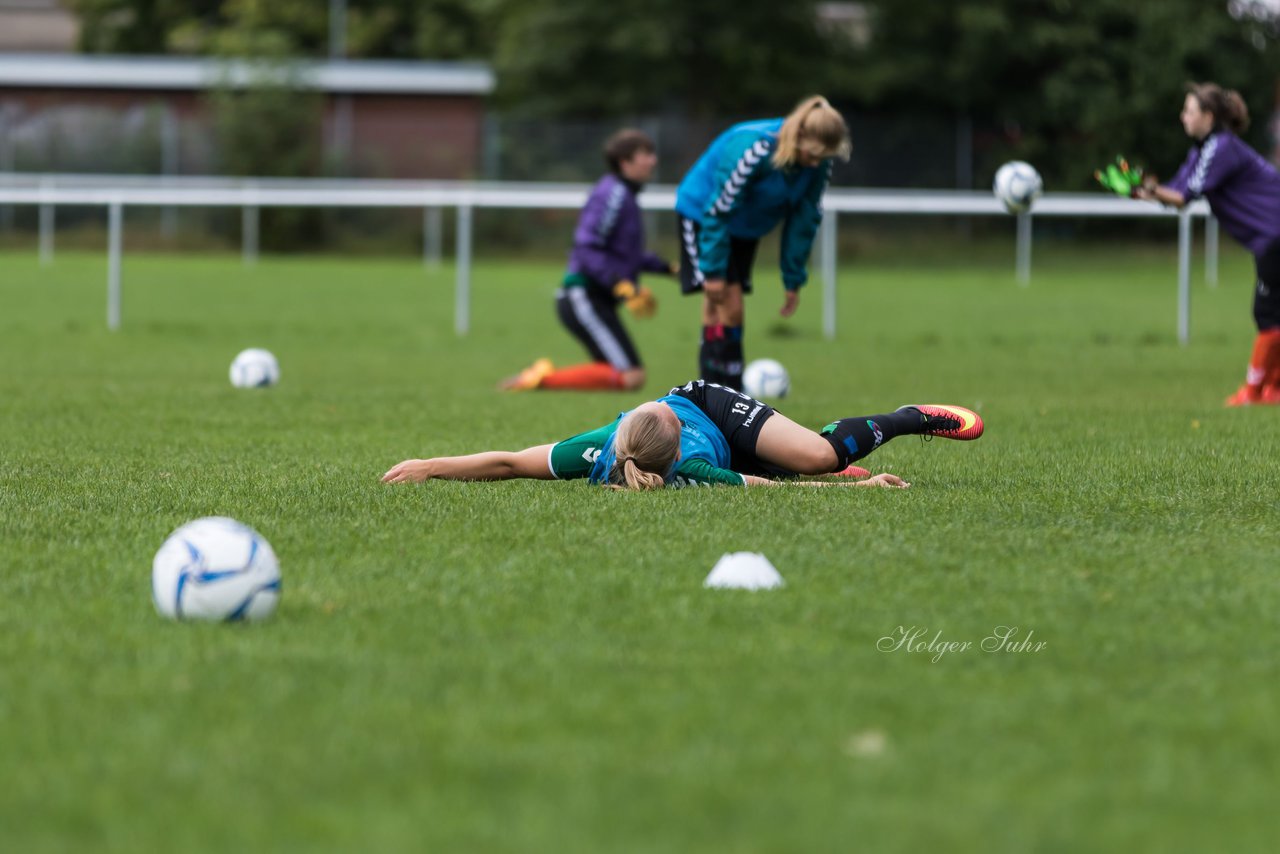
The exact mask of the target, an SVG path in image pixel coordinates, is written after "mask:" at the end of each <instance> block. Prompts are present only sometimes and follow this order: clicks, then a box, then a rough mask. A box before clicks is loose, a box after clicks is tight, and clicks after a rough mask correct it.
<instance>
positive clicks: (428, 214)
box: [422, 207, 444, 270]
mask: <svg viewBox="0 0 1280 854" xmlns="http://www.w3.org/2000/svg"><path fill="white" fill-rule="evenodd" d="M442 220H443V217H442V216H441V215H440V208H438V207H430V208H425V209H424V210H423V212H422V266H424V267H426V268H427V269H428V270H438V269H440V256H441V254H442V253H441V247H442V244H443V243H444V225H443V222H442Z"/></svg>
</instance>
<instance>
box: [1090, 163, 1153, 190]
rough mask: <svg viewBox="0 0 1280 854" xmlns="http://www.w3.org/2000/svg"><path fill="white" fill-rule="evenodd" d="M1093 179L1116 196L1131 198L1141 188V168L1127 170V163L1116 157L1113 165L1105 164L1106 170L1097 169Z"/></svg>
mask: <svg viewBox="0 0 1280 854" xmlns="http://www.w3.org/2000/svg"><path fill="white" fill-rule="evenodd" d="M1093 177H1094V178H1096V179H1097V180H1098V183H1099V184H1101V185H1102V186H1103V187H1104V188H1106V189H1108V190H1110V191H1111V192H1113V193H1115V194H1116V195H1117V196H1123V197H1125V198H1132V197H1133V194H1134V193H1135V192H1137V190H1138V188H1139V187H1141V186H1142V168H1141V167H1139V168H1136V169H1131V168H1129V161H1127V160H1125V159H1124V157H1121V156H1117V157H1116V162H1115V163H1109V164H1107V168H1106V169H1099V170H1097V171H1096V172H1094V173H1093Z"/></svg>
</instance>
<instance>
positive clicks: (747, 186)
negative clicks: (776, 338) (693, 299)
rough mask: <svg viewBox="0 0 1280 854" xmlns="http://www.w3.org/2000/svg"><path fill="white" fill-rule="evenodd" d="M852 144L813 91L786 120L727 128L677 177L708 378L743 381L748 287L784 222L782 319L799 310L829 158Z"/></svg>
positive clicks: (683, 259)
mask: <svg viewBox="0 0 1280 854" xmlns="http://www.w3.org/2000/svg"><path fill="white" fill-rule="evenodd" d="M849 147H850V143H849V129H848V127H847V126H846V125H845V122H844V118H843V117H842V116H841V115H840V113H839V112H837V111H836V110H835V109H834V108H833V107H832V106H831V105H830V104H829V103H827V100H826V99H825V98H823V97H821V96H817V95H815V96H814V97H811V98H806V99H805V100H804V101H802V102H801V103H800V105H799V106H797V107H796V109H795V110H793V111H792V112H791V114H790V115H789V116H787V117H786V118H785V119H766V120H764V121H755V122H743V123H742V124H738V125H734V126H733V127H731V128H729V130H727V131H725V132H724V133H723V134H721V135H720V136H719V137H718V138H717V139H716V140H715V142H713V143H712V144H711V146H710V147H709V148H708V149H707V150H706V152H705V153H703V155H702V156H701V157H700V158H698V162H697V163H695V164H694V165H693V168H692V169H690V170H689V172H688V174H686V175H685V177H684V180H682V181H681V182H680V187H679V189H678V190H677V192H676V214H677V217H678V220H679V229H680V285H681V289H682V290H683V291H684V292H685V293H686V294H688V293H694V292H697V291H702V292H703V293H704V295H705V296H704V299H703V317H702V346H701V349H700V351H699V357H698V370H699V372H700V373H701V376H702V377H703V378H704V379H706V380H708V381H712V382H717V383H721V384H723V385H727V386H729V387H731V388H741V386H742V368H743V347H742V327H743V305H742V295H743V294H744V293H750V292H751V267H752V265H753V264H754V263H755V256H756V247H757V245H758V244H759V241H760V238H761V237H763V236H764V235H766V234H768V233H769V232H770V231H772V230H773V229H774V228H776V227H777V226H778V224H779V223H781V224H782V244H781V247H780V250H779V258H780V262H781V264H780V266H781V268H782V285H783V287H784V288H785V290H786V297H785V301H784V302H783V305H782V316H783V317H789V316H791V315H792V314H793V313H795V310H796V306H797V305H798V303H799V289H800V288H801V287H802V286H803V285H804V283H805V282H806V281H807V280H808V277H809V274H808V270H807V267H808V263H809V252H810V250H811V249H812V247H813V238H814V236H815V235H816V234H817V233H818V224H819V223H820V222H821V221H822V194H823V192H825V191H826V188H827V182H828V181H829V179H830V177H831V165H832V160H833V158H836V157H840V158H844V159H847V158H848V156H849Z"/></svg>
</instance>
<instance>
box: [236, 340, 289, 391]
mask: <svg viewBox="0 0 1280 854" xmlns="http://www.w3.org/2000/svg"><path fill="white" fill-rule="evenodd" d="M278 382H280V363H279V362H277V361H276V357H275V356H273V355H272V354H271V352H270V351H269V350H263V349H261V348H259V347H251V348H249V349H248V350H241V351H240V353H239V355H237V356H236V358H235V361H233V362H232V363H231V384H232V385H233V386H235V387H236V388H267V387H268V386H273V385H275V384H276V383H278Z"/></svg>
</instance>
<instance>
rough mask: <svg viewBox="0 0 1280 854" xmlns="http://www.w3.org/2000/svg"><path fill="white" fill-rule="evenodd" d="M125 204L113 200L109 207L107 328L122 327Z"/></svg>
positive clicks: (113, 329)
mask: <svg viewBox="0 0 1280 854" xmlns="http://www.w3.org/2000/svg"><path fill="white" fill-rule="evenodd" d="M123 231H124V206H123V205H122V204H121V203H120V202H119V201H113V202H111V204H110V205H109V207H108V208H107V328H108V329H110V330H111V331H112V332H114V331H115V330H117V329H119V328H120V252H121V249H122V244H123V242H124V241H123V237H124V235H123Z"/></svg>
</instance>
